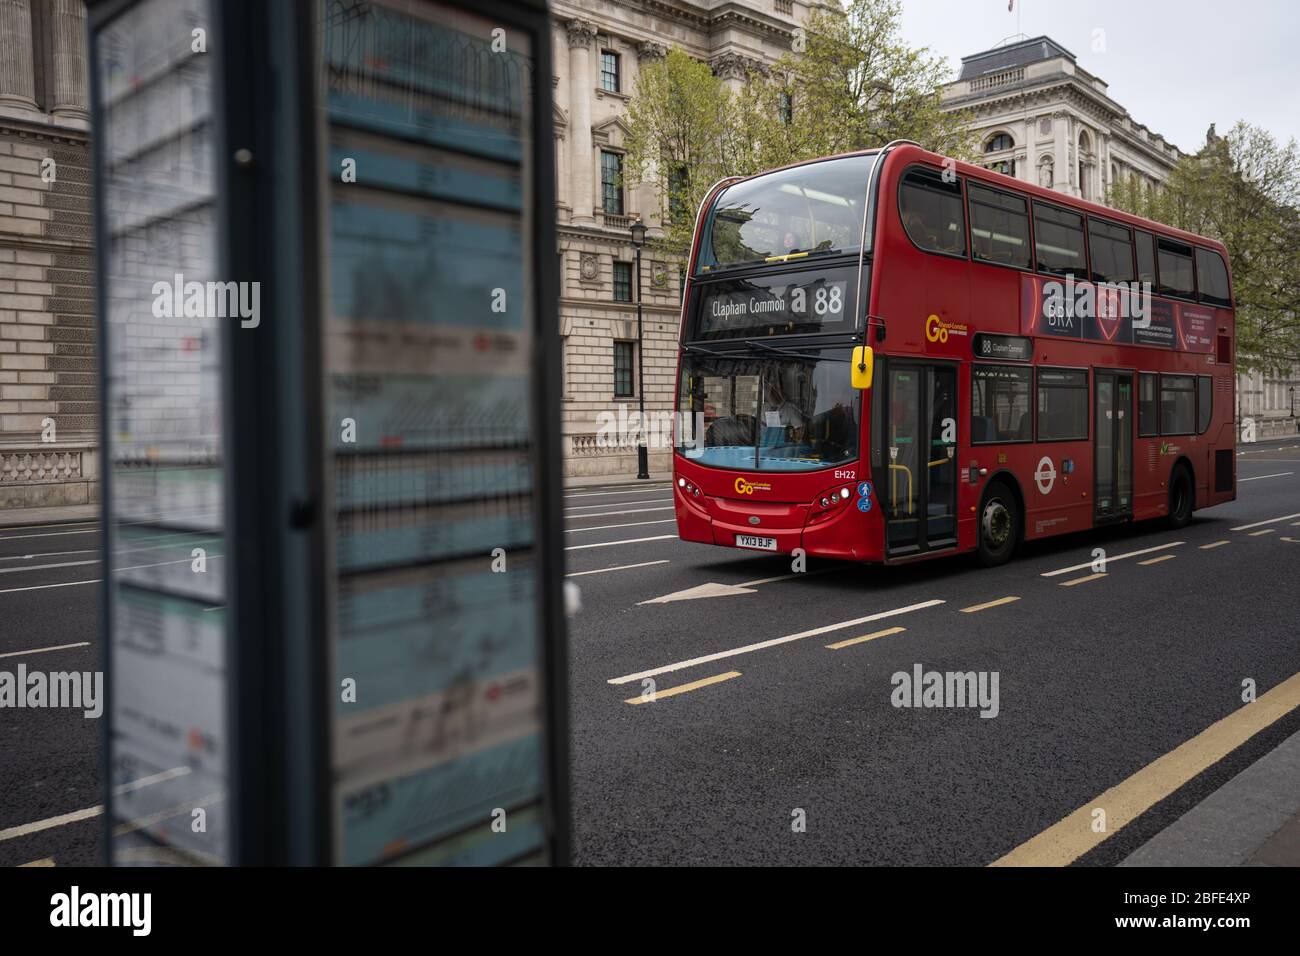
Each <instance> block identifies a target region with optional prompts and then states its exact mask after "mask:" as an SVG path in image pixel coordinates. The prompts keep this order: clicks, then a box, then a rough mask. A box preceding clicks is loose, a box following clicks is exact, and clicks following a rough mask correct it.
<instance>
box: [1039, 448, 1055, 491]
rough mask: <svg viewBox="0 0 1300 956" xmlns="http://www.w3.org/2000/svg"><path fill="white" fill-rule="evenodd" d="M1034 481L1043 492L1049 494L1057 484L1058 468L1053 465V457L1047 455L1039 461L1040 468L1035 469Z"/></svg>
mask: <svg viewBox="0 0 1300 956" xmlns="http://www.w3.org/2000/svg"><path fill="white" fill-rule="evenodd" d="M1034 482H1035V483H1036V484H1037V485H1038V490H1039V492H1040V493H1041V494H1044V495H1045V494H1048V493H1049V492H1050V491H1051V490H1052V486H1053V485H1055V484H1056V468H1055V467H1054V466H1053V465H1052V459H1050V458H1048V457H1047V456H1046V455H1044V456H1043V457H1042V459H1041V460H1040V461H1039V462H1038V468H1037V469H1035V470H1034Z"/></svg>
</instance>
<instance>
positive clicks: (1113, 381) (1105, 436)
mask: <svg viewBox="0 0 1300 956" xmlns="http://www.w3.org/2000/svg"><path fill="white" fill-rule="evenodd" d="M1095 381H1096V383H1097V385H1096V388H1097V399H1096V401H1097V409H1096V420H1097V438H1096V442H1097V444H1096V462H1095V468H1094V475H1095V476H1096V477H1095V484H1096V487H1095V489H1094V492H1095V493H1094V495H1093V502H1094V511H1095V513H1094V520H1095V521H1096V522H1097V523H1099V524H1100V523H1104V522H1107V521H1120V520H1123V519H1124V518H1131V517H1132V516H1133V373H1132V372H1112V371H1109V370H1107V369H1098V370H1097V373H1096V376H1095Z"/></svg>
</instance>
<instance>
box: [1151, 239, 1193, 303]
mask: <svg viewBox="0 0 1300 956" xmlns="http://www.w3.org/2000/svg"><path fill="white" fill-rule="evenodd" d="M1156 261H1157V265H1159V267H1160V286H1159V292H1160V294H1161V295H1176V296H1181V297H1182V298H1184V299H1190V298H1192V296H1193V294H1194V291H1195V289H1196V282H1195V279H1194V276H1193V273H1192V247H1191V246H1189V245H1188V244H1187V243H1185V242H1178V241H1177V240H1174V239H1166V238H1165V237H1164V236H1159V237H1157V239H1156Z"/></svg>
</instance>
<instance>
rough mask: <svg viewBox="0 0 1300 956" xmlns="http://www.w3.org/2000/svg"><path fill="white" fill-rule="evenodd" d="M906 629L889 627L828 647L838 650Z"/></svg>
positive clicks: (828, 646) (828, 647) (828, 645)
mask: <svg viewBox="0 0 1300 956" xmlns="http://www.w3.org/2000/svg"><path fill="white" fill-rule="evenodd" d="M906 630H907V628H905V627H887V628H885V629H884V630H883V631H873V632H872V633H870V634H863V635H862V636H861V637H851V638H849V639H848V640H847V641H837V642H836V643H834V644H827V645H826V647H827V649H828V650H832V651H838V650H839V649H840V648H842V647H852V646H853V645H854V644H861V643H862V642H863V641H874V640H875V639H876V638H878V637H888V636H889V635H890V634H900V633H902V632H903V631H906Z"/></svg>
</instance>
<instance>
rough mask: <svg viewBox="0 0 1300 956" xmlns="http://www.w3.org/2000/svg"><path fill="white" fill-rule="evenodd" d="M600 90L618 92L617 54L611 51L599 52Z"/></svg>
mask: <svg viewBox="0 0 1300 956" xmlns="http://www.w3.org/2000/svg"><path fill="white" fill-rule="evenodd" d="M600 88H601V89H602V90H608V91H609V92H611V93H617V92H618V54H617V53H615V52H614V51H613V50H601V51H600Z"/></svg>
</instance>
